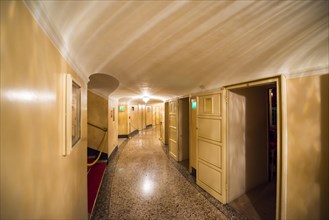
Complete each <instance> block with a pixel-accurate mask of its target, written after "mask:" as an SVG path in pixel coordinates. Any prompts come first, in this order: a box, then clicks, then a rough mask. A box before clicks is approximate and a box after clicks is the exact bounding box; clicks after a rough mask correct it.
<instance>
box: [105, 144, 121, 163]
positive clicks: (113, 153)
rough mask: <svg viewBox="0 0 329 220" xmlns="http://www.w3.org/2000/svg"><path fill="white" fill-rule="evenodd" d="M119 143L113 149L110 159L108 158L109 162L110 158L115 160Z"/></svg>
mask: <svg viewBox="0 0 329 220" xmlns="http://www.w3.org/2000/svg"><path fill="white" fill-rule="evenodd" d="M118 149H119V147H118V145H117V146H115V148H114V149H113V151H112V153H111V154H110V155H109V157H108V159H107V163H108V162H109V161H110V160H113V157H114V156H115V154H116V153H117V152H118Z"/></svg>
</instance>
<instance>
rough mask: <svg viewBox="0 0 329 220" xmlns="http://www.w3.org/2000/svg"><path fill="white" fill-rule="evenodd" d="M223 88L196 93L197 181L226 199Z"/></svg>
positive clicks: (222, 200)
mask: <svg viewBox="0 0 329 220" xmlns="http://www.w3.org/2000/svg"><path fill="white" fill-rule="evenodd" d="M224 93H225V91H224V90H223V91H222V92H217V93H211V94H206V95H202V96H198V97H197V105H198V106H197V134H196V135H197V143H196V144H197V147H196V158H197V161H196V162H197V181H196V182H197V184H198V185H199V186H200V187H201V188H203V189H204V190H206V191H207V192H208V193H209V194H211V195H212V196H214V197H215V198H217V199H218V200H219V201H220V202H222V203H224V204H225V203H226V201H227V198H226V194H227V193H226V190H227V189H226V188H227V187H226V134H225V128H226V124H225V123H226V104H225V98H224V97H225V96H224Z"/></svg>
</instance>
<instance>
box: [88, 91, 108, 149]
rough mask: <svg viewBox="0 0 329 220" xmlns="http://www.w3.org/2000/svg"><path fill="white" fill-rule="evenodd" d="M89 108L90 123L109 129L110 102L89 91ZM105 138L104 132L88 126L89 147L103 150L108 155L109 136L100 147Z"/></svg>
mask: <svg viewBox="0 0 329 220" xmlns="http://www.w3.org/2000/svg"><path fill="white" fill-rule="evenodd" d="M87 106H88V114H87V115H88V116H87V118H88V123H91V124H94V125H96V126H98V127H101V128H105V129H108V101H107V99H104V98H103V97H101V96H99V95H97V94H95V93H93V92H91V91H88V95H87ZM103 136H104V131H102V130H100V129H98V128H96V127H94V126H91V125H88V147H90V148H93V149H95V150H101V149H102V151H103V152H105V153H108V147H107V146H108V134H107V135H106V136H105V139H104V141H103V143H102V146H100V142H101V141H102V139H103Z"/></svg>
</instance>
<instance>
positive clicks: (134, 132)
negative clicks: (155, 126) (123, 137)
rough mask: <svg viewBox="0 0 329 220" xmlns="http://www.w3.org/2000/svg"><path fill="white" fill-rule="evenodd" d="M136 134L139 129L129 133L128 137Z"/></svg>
mask: <svg viewBox="0 0 329 220" xmlns="http://www.w3.org/2000/svg"><path fill="white" fill-rule="evenodd" d="M136 134H139V130H135V131H133V132H131V133H130V134H129V137H134V136H135V135H136Z"/></svg>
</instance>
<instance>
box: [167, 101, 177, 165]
mask: <svg viewBox="0 0 329 220" xmlns="http://www.w3.org/2000/svg"><path fill="white" fill-rule="evenodd" d="M177 116H178V102H177V101H171V102H170V103H169V154H170V156H172V157H173V158H174V159H175V160H176V161H178V122H177V119H178V117H177Z"/></svg>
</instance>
